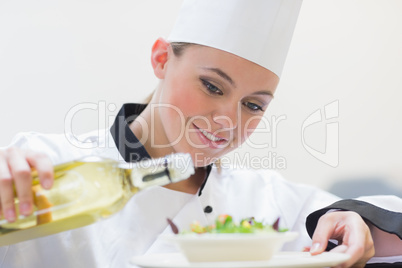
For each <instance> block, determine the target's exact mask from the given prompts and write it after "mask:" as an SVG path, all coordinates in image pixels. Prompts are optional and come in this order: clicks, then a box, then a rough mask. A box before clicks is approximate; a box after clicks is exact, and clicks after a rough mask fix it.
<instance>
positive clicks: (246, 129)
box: [240, 116, 262, 142]
mask: <svg viewBox="0 0 402 268" xmlns="http://www.w3.org/2000/svg"><path fill="white" fill-rule="evenodd" d="M261 118H262V117H261V116H251V117H250V116H249V117H248V118H246V120H243V121H244V123H243V124H242V129H241V138H240V139H241V141H242V142H244V141H245V140H246V139H247V138H248V137H249V136H250V135H251V134H253V132H254V130H255V129H256V128H257V126H258V124H259V123H260V121H261Z"/></svg>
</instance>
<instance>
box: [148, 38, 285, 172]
mask: <svg viewBox="0 0 402 268" xmlns="http://www.w3.org/2000/svg"><path fill="white" fill-rule="evenodd" d="M167 51H168V53H167V59H166V62H165V65H164V66H163V67H164V69H163V72H162V73H161V75H160V78H161V82H160V86H159V88H158V91H157V93H156V94H157V104H156V105H157V106H160V107H159V108H158V109H156V110H157V113H156V117H158V119H159V120H156V122H159V124H160V126H159V127H156V128H155V129H157V130H158V133H155V137H158V139H159V142H158V143H159V145H161V144H165V145H166V144H169V145H170V146H171V147H172V148H173V151H174V152H187V153H190V154H191V156H192V158H193V160H194V164H195V165H196V166H205V165H207V164H209V163H211V162H214V161H216V160H217V159H218V158H220V157H222V156H223V155H225V154H227V153H228V152H230V151H232V150H234V149H236V148H237V147H239V146H240V145H241V144H242V143H243V142H244V141H245V140H246V139H247V137H248V136H249V135H250V134H251V133H252V132H253V131H254V129H255V128H256V127H257V125H258V123H259V122H260V120H261V117H262V116H263V114H264V111H265V110H266V109H267V107H268V104H269V103H270V101H271V100H272V98H273V94H274V92H275V89H276V86H277V84H278V82H279V78H278V77H277V76H276V75H275V74H274V73H272V72H271V71H269V70H267V69H265V68H263V67H261V66H259V65H257V64H255V63H253V62H250V61H248V60H245V59H243V58H241V57H238V56H236V55H234V54H231V53H228V52H224V51H222V50H218V49H214V48H210V47H206V46H200V45H190V46H188V47H186V48H185V49H184V50H183V53H182V54H181V55H180V56H176V55H174V54H173V52H172V48H171V46H168V47H167Z"/></svg>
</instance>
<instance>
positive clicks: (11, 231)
mask: <svg viewBox="0 0 402 268" xmlns="http://www.w3.org/2000/svg"><path fill="white" fill-rule="evenodd" d="M56 168H57V167H56ZM56 173H57V175H55V177H56V179H55V182H54V185H53V187H52V189H50V190H44V189H42V188H40V186H39V185H36V187H39V190H36V191H34V194H35V195H36V197H38V198H41V200H45V201H46V204H50V205H49V206H48V207H47V208H44V209H43V208H42V209H40V210H38V209H36V210H35V212H34V214H33V215H31V216H28V217H20V219H18V220H17V221H16V222H14V223H7V222H6V221H5V220H2V221H1V224H0V246H4V245H9V244H14V243H18V242H20V241H25V240H29V239H33V238H37V237H41V236H46V235H50V234H54V233H58V232H62V231H66V230H70V229H74V228H78V227H82V226H85V225H88V224H91V223H93V222H95V221H97V220H100V219H102V218H105V217H108V216H109V215H111V214H113V213H115V212H117V211H119V210H120V209H122V208H123V206H124V205H125V204H126V202H127V201H128V200H129V198H130V197H131V196H132V195H133V194H134V193H135V192H136V191H137V190H138V189H136V188H133V187H132V186H131V184H130V183H129V177H130V170H126V169H121V168H119V167H118V165H117V164H116V163H115V162H112V161H106V162H89V163H85V162H79V163H78V164H77V162H75V164H74V165H73V164H71V165H70V166H64V167H63V168H62V169H61V170H60V169H59V170H57V171H55V174H56ZM15 202H16V205H17V207H18V200H17V199H16V201H15ZM41 216H45V218H46V219H49V220H48V221H49V222H46V223H41V222H40V220H39V219H40V217H41Z"/></svg>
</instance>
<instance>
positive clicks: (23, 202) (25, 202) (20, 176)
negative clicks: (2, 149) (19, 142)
mask: <svg viewBox="0 0 402 268" xmlns="http://www.w3.org/2000/svg"><path fill="white" fill-rule="evenodd" d="M7 161H8V165H9V168H10V171H11V175H12V177H13V179H14V184H15V190H16V191H17V196H18V199H19V212H20V214H22V215H29V214H31V211H32V207H33V196H32V191H31V185H32V182H31V181H32V177H31V167H30V166H29V164H28V163H27V161H26V160H25V156H24V154H23V153H22V152H21V151H20V150H18V149H15V148H12V149H9V150H8V151H7ZM7 190H8V191H10V189H9V188H8V189H7ZM13 201H14V198H13V199H12V200H11V198H10V193H9V192H8V193H7V200H5V202H6V203H7V205H8V206H9V205H10V203H11V202H13Z"/></svg>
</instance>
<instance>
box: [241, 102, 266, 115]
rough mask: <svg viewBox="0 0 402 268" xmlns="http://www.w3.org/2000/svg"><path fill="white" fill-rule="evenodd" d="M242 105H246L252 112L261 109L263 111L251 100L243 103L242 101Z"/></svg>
mask: <svg viewBox="0 0 402 268" xmlns="http://www.w3.org/2000/svg"><path fill="white" fill-rule="evenodd" d="M243 105H244V106H246V107H247V108H248V109H250V110H251V111H253V112H256V111H262V112H263V111H264V110H263V109H262V107H261V106H260V105H257V104H255V103H252V102H249V101H246V102H245V103H243Z"/></svg>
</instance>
